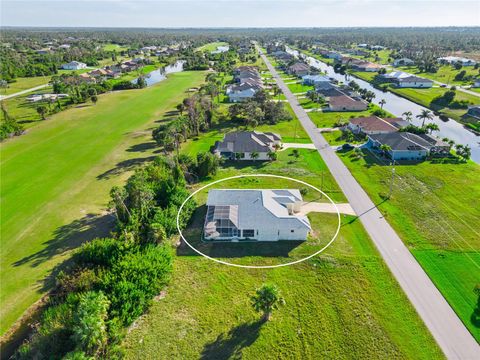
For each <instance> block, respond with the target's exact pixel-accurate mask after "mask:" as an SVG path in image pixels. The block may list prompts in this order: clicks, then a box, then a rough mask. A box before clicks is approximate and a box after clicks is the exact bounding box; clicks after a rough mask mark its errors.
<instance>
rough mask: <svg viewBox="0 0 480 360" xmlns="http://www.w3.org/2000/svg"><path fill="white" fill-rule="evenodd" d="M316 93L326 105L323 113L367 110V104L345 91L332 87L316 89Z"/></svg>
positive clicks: (356, 95)
mask: <svg viewBox="0 0 480 360" xmlns="http://www.w3.org/2000/svg"><path fill="white" fill-rule="evenodd" d="M317 92H318V93H319V94H320V95H322V96H323V97H324V98H325V100H326V101H327V103H328V105H327V107H326V108H325V109H324V111H364V110H366V109H367V108H368V102H366V101H365V100H363V99H362V98H361V97H360V96H359V95H358V94H356V93H354V92H352V91H349V90H347V89H340V88H338V87H334V86H332V87H330V88H317Z"/></svg>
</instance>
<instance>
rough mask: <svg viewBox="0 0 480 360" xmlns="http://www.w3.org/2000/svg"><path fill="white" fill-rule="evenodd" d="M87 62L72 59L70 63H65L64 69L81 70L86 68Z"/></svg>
mask: <svg viewBox="0 0 480 360" xmlns="http://www.w3.org/2000/svg"><path fill="white" fill-rule="evenodd" d="M86 67H87V64H85V63H82V62H79V61H70V62H69V63H68V64H63V65H62V69H64V70H80V69H85V68H86Z"/></svg>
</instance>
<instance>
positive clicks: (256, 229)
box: [203, 189, 311, 241]
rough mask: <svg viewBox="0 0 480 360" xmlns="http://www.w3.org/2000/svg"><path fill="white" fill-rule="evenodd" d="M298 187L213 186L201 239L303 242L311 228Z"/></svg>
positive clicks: (209, 193)
mask: <svg viewBox="0 0 480 360" xmlns="http://www.w3.org/2000/svg"><path fill="white" fill-rule="evenodd" d="M302 206H303V199H302V195H301V193H300V190H298V189H259V190H256V189H213V190H210V191H209V192H208V198H207V213H206V216H205V223H204V228H203V229H204V230H203V231H204V233H203V236H204V239H205V240H212V241H215V240H217V241H219V240H220V241H239V240H255V241H279V240H290V241H292V240H297V241H305V240H306V239H307V236H308V233H309V232H310V230H311V226H310V222H309V220H308V217H307V215H305V214H302V213H301V208H302Z"/></svg>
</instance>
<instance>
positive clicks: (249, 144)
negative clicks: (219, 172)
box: [213, 131, 282, 160]
mask: <svg viewBox="0 0 480 360" xmlns="http://www.w3.org/2000/svg"><path fill="white" fill-rule="evenodd" d="M281 144H282V138H281V136H280V135H278V134H275V133H272V132H265V133H263V132H259V131H236V132H231V133H227V134H225V136H224V137H223V140H222V141H217V142H216V143H215V146H214V149H213V153H214V154H217V155H218V156H221V157H223V158H226V159H230V160H270V157H269V153H271V152H274V151H275V149H276V148H277V147H280V146H281ZM252 153H256V154H257V155H258V156H257V157H256V158H255V157H252Z"/></svg>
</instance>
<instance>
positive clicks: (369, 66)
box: [340, 56, 383, 72]
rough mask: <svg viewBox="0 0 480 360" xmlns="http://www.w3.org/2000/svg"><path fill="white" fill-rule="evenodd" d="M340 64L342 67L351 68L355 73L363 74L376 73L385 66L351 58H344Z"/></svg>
mask: <svg viewBox="0 0 480 360" xmlns="http://www.w3.org/2000/svg"><path fill="white" fill-rule="evenodd" d="M340 63H341V64H342V65H345V66H348V67H350V68H351V69H352V70H354V71H362V72H376V71H379V70H380V69H382V68H383V66H381V65H378V64H375V63H372V62H370V61H365V60H360V59H356V58H352V57H349V56H344V57H342V59H341V60H340Z"/></svg>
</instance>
